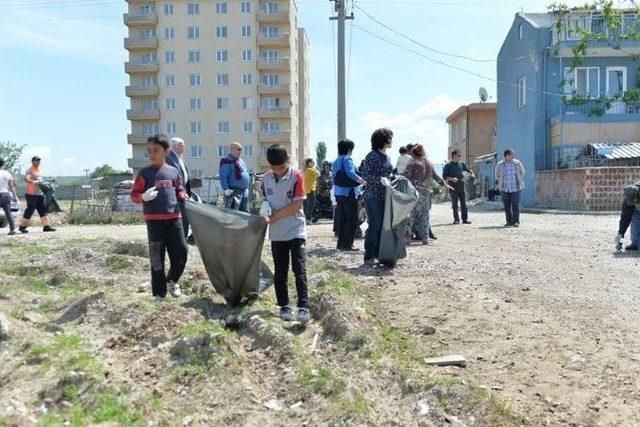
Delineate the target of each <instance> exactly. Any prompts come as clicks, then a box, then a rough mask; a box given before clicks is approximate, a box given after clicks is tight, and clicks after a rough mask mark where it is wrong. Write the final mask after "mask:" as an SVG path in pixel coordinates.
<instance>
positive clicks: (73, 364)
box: [31, 334, 101, 373]
mask: <svg viewBox="0 0 640 427" xmlns="http://www.w3.org/2000/svg"><path fill="white" fill-rule="evenodd" d="M87 347H88V345H87V344H86V343H85V341H84V340H83V339H82V338H81V337H80V336H78V335H73V334H60V335H56V336H55V337H54V338H53V341H52V342H50V343H48V344H36V345H35V346H33V347H32V349H31V353H32V354H33V355H34V356H36V357H38V358H44V359H46V360H47V362H45V363H44V364H43V368H44V370H45V371H47V370H49V369H50V368H52V367H55V368H56V369H57V370H59V371H62V372H70V371H84V372H90V373H98V372H99V371H100V369H101V367H100V364H99V363H98V361H97V360H96V359H95V358H94V357H93V355H92V354H91V353H90V352H88V351H86V350H85V349H86V348H87Z"/></svg>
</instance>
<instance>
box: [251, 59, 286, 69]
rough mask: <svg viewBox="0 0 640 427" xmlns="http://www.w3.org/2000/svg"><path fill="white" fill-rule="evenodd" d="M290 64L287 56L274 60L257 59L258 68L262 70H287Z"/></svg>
mask: <svg viewBox="0 0 640 427" xmlns="http://www.w3.org/2000/svg"><path fill="white" fill-rule="evenodd" d="M290 68H291V64H290V63H289V58H283V59H278V60H275V61H267V60H265V59H260V60H258V69H259V70H264V71H274V70H285V71H289V69H290Z"/></svg>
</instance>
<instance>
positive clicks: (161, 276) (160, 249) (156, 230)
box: [147, 219, 189, 298]
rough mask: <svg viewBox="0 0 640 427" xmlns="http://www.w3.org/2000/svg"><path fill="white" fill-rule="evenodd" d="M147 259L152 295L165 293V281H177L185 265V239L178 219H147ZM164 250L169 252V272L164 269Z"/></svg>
mask: <svg viewBox="0 0 640 427" xmlns="http://www.w3.org/2000/svg"><path fill="white" fill-rule="evenodd" d="M147 236H148V237H149V260H150V261H151V290H152V291H153V296H161V297H163V298H164V297H165V296H166V295H167V281H169V282H174V283H175V282H177V281H178V280H180V276H182V273H183V272H184V268H185V266H186V265H187V253H188V251H189V249H188V248H187V241H186V240H185V238H184V232H183V231H182V221H181V220H180V219H168V220H163V221H147ZM165 252H168V253H169V261H170V262H171V265H170V267H169V273H168V274H165V271H164V258H165Z"/></svg>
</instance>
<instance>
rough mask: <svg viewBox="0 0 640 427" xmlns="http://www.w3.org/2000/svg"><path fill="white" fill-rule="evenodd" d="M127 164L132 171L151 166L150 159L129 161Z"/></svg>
mask: <svg viewBox="0 0 640 427" xmlns="http://www.w3.org/2000/svg"><path fill="white" fill-rule="evenodd" d="M127 163H128V165H129V167H130V168H131V169H142V168H143V167H145V166H148V165H149V159H127Z"/></svg>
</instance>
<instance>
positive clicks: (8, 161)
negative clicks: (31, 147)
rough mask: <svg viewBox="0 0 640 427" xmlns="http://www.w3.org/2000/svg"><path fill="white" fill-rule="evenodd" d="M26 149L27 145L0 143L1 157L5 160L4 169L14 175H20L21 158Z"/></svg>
mask: <svg viewBox="0 0 640 427" xmlns="http://www.w3.org/2000/svg"><path fill="white" fill-rule="evenodd" d="M24 147H26V145H18V144H16V143H15V142H9V141H7V142H2V141H0V157H2V158H3V159H4V168H5V169H6V170H8V171H9V172H11V173H12V174H14V175H15V174H20V157H22V151H23V150H24Z"/></svg>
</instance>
